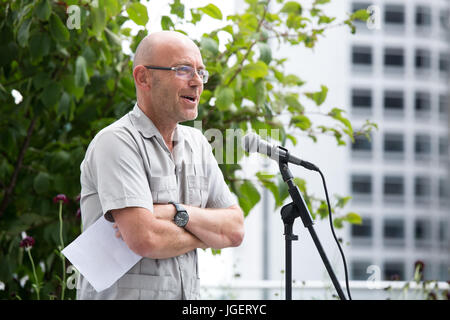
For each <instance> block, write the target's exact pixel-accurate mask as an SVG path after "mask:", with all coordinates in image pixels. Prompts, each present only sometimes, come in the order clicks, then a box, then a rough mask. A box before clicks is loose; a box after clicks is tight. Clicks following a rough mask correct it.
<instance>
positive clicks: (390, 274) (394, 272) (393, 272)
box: [384, 262, 405, 281]
mask: <svg viewBox="0 0 450 320" xmlns="http://www.w3.org/2000/svg"><path fill="white" fill-rule="evenodd" d="M384 280H386V281H392V280H400V281H402V280H405V264H404V263H403V262H385V263H384Z"/></svg>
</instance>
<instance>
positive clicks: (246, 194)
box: [239, 180, 261, 216]
mask: <svg viewBox="0 0 450 320" xmlns="http://www.w3.org/2000/svg"><path fill="white" fill-rule="evenodd" d="M259 200H261V195H260V194H259V192H258V190H257V189H256V188H255V186H254V185H253V184H252V183H251V182H250V181H248V180H245V181H244V182H243V183H242V184H241V186H240V187H239V206H240V207H241V208H242V210H243V211H244V216H247V215H248V214H249V212H250V210H251V209H252V208H253V207H254V206H255V205H256V204H257V203H258V202H259Z"/></svg>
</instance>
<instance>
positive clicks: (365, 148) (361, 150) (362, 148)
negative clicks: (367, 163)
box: [352, 135, 372, 155]
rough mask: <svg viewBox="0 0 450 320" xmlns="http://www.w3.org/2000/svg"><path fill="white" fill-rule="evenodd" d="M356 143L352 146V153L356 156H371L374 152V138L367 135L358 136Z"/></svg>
mask: <svg viewBox="0 0 450 320" xmlns="http://www.w3.org/2000/svg"><path fill="white" fill-rule="evenodd" d="M354 139H355V142H354V143H353V144H352V153H354V155H370V154H371V152H372V138H371V137H370V139H369V138H367V137H366V136H365V135H356V136H355V137H354Z"/></svg>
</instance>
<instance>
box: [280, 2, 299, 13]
mask: <svg viewBox="0 0 450 320" xmlns="http://www.w3.org/2000/svg"><path fill="white" fill-rule="evenodd" d="M280 12H283V13H290V14H295V15H301V14H302V6H301V5H300V3H298V2H295V1H288V2H286V3H285V4H284V6H283V8H281V10H280Z"/></svg>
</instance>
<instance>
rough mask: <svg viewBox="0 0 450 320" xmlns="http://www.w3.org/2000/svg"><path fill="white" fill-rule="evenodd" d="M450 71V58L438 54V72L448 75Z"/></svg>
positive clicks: (443, 54)
mask: <svg viewBox="0 0 450 320" xmlns="http://www.w3.org/2000/svg"><path fill="white" fill-rule="evenodd" d="M449 70H450V57H449V56H448V55H447V54H445V53H442V52H441V53H440V54H439V71H441V72H442V73H445V74H448V72H449Z"/></svg>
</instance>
